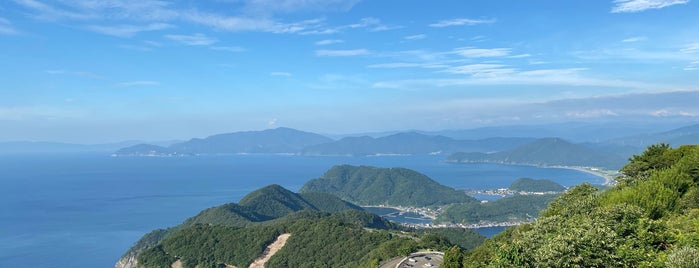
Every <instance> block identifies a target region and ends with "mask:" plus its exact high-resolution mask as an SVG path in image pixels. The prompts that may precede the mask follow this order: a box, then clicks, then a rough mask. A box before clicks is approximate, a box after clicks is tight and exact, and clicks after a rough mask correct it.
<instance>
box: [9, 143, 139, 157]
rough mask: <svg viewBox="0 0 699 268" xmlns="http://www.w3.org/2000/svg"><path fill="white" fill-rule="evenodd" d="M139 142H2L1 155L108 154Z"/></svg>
mask: <svg viewBox="0 0 699 268" xmlns="http://www.w3.org/2000/svg"><path fill="white" fill-rule="evenodd" d="M137 143H139V142H138V141H125V142H118V143H105V144H74V143H61V142H34V141H13V142H0V154H10V153H12V154H15V153H108V152H113V151H114V150H117V149H119V148H122V147H124V146H131V145H134V144H137Z"/></svg>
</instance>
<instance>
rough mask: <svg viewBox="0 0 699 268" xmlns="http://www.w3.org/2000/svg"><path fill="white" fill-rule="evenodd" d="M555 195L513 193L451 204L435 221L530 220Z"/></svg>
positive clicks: (536, 215)
mask: <svg viewBox="0 0 699 268" xmlns="http://www.w3.org/2000/svg"><path fill="white" fill-rule="evenodd" d="M556 196H558V195H555V194H546V195H515V196H512V197H505V198H501V199H498V200H496V201H491V202H487V203H471V204H453V205H449V206H447V207H446V208H444V211H442V213H441V214H439V216H438V217H437V219H436V220H435V222H449V223H464V224H473V223H480V222H507V221H531V220H533V219H535V218H536V217H538V216H539V212H541V210H543V209H544V208H546V205H548V203H549V202H551V200H553V199H554V198H555V197H556Z"/></svg>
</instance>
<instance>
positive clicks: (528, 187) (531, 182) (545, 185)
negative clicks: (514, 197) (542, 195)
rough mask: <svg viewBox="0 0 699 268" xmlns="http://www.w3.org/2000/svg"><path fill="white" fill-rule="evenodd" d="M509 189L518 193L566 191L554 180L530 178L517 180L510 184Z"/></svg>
mask: <svg viewBox="0 0 699 268" xmlns="http://www.w3.org/2000/svg"><path fill="white" fill-rule="evenodd" d="M509 189H510V190H513V191H518V192H520V191H523V192H563V191H565V190H566V188H565V187H563V185H560V184H558V183H556V182H554V181H552V180H547V179H540V180H536V179H530V178H519V179H517V180H515V181H514V182H512V184H510V187H509Z"/></svg>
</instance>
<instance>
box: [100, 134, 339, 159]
mask: <svg viewBox="0 0 699 268" xmlns="http://www.w3.org/2000/svg"><path fill="white" fill-rule="evenodd" d="M332 141H333V140H332V139H330V138H328V137H325V136H322V135H319V134H315V133H310V132H305V131H300V130H295V129H291V128H276V129H268V130H262V131H242V132H233V133H226V134H218V135H213V136H209V137H207V138H204V139H198V138H195V139H191V140H189V141H185V142H180V143H175V144H172V145H170V146H168V147H159V146H148V145H145V144H139V145H135V146H131V147H127V148H122V149H120V150H118V151H116V152H115V153H114V154H115V155H118V156H139V155H140V156H171V155H199V154H297V153H299V152H301V151H302V150H303V148H305V147H308V146H311V145H316V144H321V143H328V142H332Z"/></svg>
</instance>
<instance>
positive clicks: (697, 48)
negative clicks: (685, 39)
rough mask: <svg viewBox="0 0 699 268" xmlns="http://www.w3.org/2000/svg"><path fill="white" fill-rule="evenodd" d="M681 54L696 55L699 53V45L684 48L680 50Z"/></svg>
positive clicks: (694, 44)
mask: <svg viewBox="0 0 699 268" xmlns="http://www.w3.org/2000/svg"><path fill="white" fill-rule="evenodd" d="M680 51H681V52H683V53H696V52H699V43H693V44H689V45H687V46H685V47H684V48H682V49H681V50H680Z"/></svg>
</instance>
